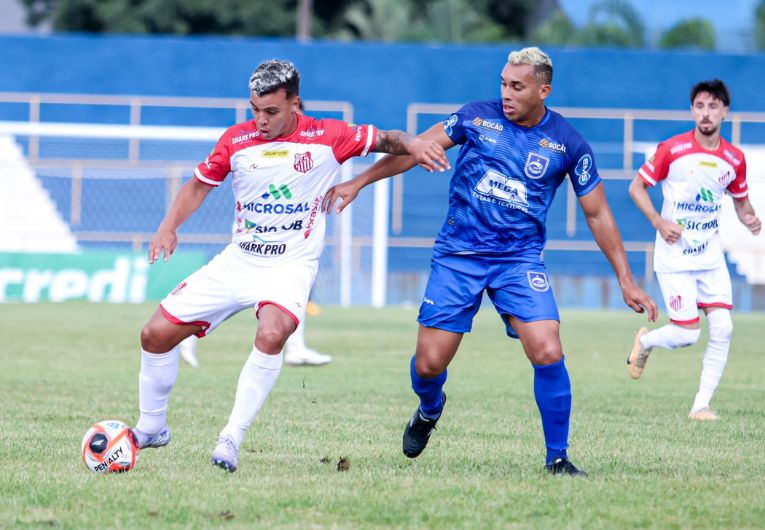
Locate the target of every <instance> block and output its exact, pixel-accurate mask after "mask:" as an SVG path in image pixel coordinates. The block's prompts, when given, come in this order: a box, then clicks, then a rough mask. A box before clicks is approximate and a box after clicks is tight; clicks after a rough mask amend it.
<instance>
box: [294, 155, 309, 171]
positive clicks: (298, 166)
mask: <svg viewBox="0 0 765 530" xmlns="http://www.w3.org/2000/svg"><path fill="white" fill-rule="evenodd" d="M292 167H294V168H295V171H300V172H301V173H308V172H309V171H310V170H311V168H312V167H313V159H312V158H311V152H310V151H306V152H305V153H295V163H294V164H293V166H292Z"/></svg>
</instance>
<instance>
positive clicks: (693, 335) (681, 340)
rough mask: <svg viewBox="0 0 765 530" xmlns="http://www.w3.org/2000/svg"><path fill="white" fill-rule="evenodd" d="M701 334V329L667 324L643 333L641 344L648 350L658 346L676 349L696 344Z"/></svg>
mask: <svg viewBox="0 0 765 530" xmlns="http://www.w3.org/2000/svg"><path fill="white" fill-rule="evenodd" d="M700 335H701V330H700V329H690V328H683V327H680V326H676V325H674V324H667V325H666V326H662V327H660V328H657V329H655V330H653V331H649V332H648V333H646V334H644V335H642V336H641V337H640V344H642V345H643V348H645V349H647V350H650V349H651V348H656V347H657V346H658V347H659V348H665V349H667V350H674V349H675V348H682V347H683V346H690V345H691V344H696V341H697V340H699V336H700Z"/></svg>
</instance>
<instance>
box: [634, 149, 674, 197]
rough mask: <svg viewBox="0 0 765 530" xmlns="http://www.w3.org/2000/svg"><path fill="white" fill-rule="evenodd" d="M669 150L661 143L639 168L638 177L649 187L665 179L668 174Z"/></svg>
mask: <svg viewBox="0 0 765 530" xmlns="http://www.w3.org/2000/svg"><path fill="white" fill-rule="evenodd" d="M669 154H670V153H669V148H668V147H667V145H666V144H665V143H664V142H662V143H660V144H659V145H658V147H657V148H656V152H655V153H654V155H653V156H652V157H651V158H649V159H648V160H646V161H645V164H643V165H642V166H640V169H639V170H638V175H640V178H642V179H643V182H645V183H646V184H648V185H649V186H655V185H656V184H657V183H658V182H659V181H660V180H664V179H665V178H667V174H668V173H669Z"/></svg>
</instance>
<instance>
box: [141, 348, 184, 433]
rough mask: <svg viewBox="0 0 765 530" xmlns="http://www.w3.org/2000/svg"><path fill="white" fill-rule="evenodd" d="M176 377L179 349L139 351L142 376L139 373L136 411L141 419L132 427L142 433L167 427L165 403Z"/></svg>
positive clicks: (168, 398)
mask: <svg viewBox="0 0 765 530" xmlns="http://www.w3.org/2000/svg"><path fill="white" fill-rule="evenodd" d="M177 377H178V348H177V347H175V348H173V349H172V350H170V351H169V352H167V353H149V352H147V351H145V350H141V373H139V374H138V408H139V409H140V411H141V416H140V417H139V418H138V423H136V426H135V428H136V429H137V430H139V431H141V432H142V433H144V434H156V433H158V432H160V431H161V430H162V429H163V428H164V427H165V425H167V403H168V401H170V391H171V390H172V389H173V385H174V384H175V380H176V378H177Z"/></svg>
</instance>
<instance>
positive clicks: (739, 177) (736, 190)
mask: <svg viewBox="0 0 765 530" xmlns="http://www.w3.org/2000/svg"><path fill="white" fill-rule="evenodd" d="M726 189H727V190H728V193H729V194H730V196H731V197H734V198H736V199H743V198H744V197H746V196H747V195H749V186H747V184H746V159H745V158H744V153H741V163H740V164H739V165H738V166H737V167H736V178H735V179H733V182H731V183H730V184H728V187H727V188H726Z"/></svg>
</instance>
